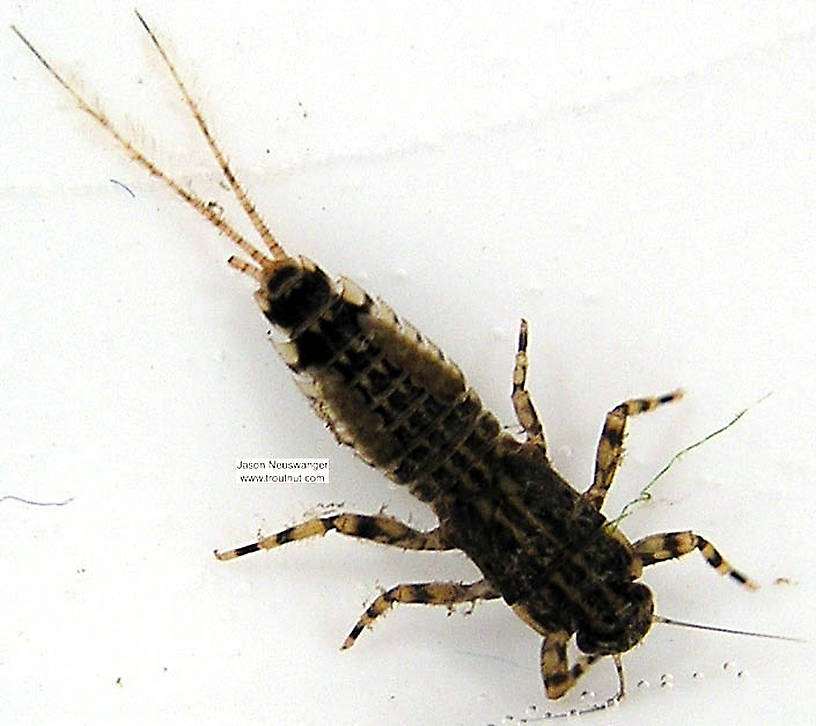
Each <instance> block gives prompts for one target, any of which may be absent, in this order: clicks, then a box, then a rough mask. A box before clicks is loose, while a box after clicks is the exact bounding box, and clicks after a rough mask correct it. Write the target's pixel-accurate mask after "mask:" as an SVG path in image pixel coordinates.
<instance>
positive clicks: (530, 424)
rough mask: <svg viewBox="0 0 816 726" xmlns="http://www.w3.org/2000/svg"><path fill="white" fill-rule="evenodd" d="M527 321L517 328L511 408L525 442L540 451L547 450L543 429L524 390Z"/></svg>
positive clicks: (527, 392) (528, 394)
mask: <svg viewBox="0 0 816 726" xmlns="http://www.w3.org/2000/svg"><path fill="white" fill-rule="evenodd" d="M528 365H529V361H528V360H527V321H526V320H524V319H523V318H522V320H521V326H520V328H519V340H518V352H517V353H516V365H515V367H514V368H513V396H512V398H513V408H514V409H515V411H516V418H517V419H518V422H519V424H521V427H522V428H523V429H524V431H525V433H526V434H527V441H530V442H532V443H535V444H537V445H538V446H540V447H541V448H542V449H545V450H546V448H547V444H546V442H545V441H544V428H543V427H542V425H541V421H540V420H539V418H538V413H537V412H536V410H535V406H533V400H532V398H530V393H529V391H528V390H527V389H526V388H525V385H526V383H527V367H528Z"/></svg>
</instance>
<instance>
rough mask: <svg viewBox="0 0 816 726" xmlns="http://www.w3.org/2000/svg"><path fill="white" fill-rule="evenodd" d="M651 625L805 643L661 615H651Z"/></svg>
mask: <svg viewBox="0 0 816 726" xmlns="http://www.w3.org/2000/svg"><path fill="white" fill-rule="evenodd" d="M652 622H653V623H662V624H663V625H679V626H681V627H683V628H697V629H698V630H713V631H714V632H716V633H730V634H731V635H749V636H751V637H752V638H770V639H771V640H788V641H790V642H792V643H806V642H807V641H806V640H805V639H804V638H794V637H792V636H790V635H772V634H771V633H754V632H751V631H749V630H732V629H731V628H720V627H717V626H716V625H700V624H699V623H686V622H683V621H682V620H673V619H672V618H664V617H663V616H662V615H652Z"/></svg>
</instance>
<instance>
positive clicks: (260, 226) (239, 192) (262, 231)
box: [133, 10, 287, 259]
mask: <svg viewBox="0 0 816 726" xmlns="http://www.w3.org/2000/svg"><path fill="white" fill-rule="evenodd" d="M133 12H135V13H136V17H137V18H139V22H140V23H141V24H142V27H143V28H144V29H145V30H146V31H147V34H148V35H149V36H150V40H152V41H153V45H155V46H156V50H158V51H159V55H160V56H161V57H162V60H163V61H164V63H165V65H166V66H167V68H168V69H169V71H170V75H172V76H173V80H174V81H175V82H176V85H177V86H178V88H179V90H180V91H181V95H182V96H184V102H185V103H186V104H187V107H188V108H189V109H190V111H191V112H192V114H193V117H194V118H195V120H196V123H197V124H198V128H199V129H201V133H202V134H204V138H205V139H206V140H207V145H208V146H209V147H210V150H211V151H212V153H213V156H215V159H216V161H217V162H218V165H219V166H220V167H221V171H223V172H224V176H225V177H226V179H227V181H228V182H229V185H230V187H231V188H232V191H233V193H234V194H235V198H236V199H237V200H238V202H239V203H240V204H241V206H242V207H243V209H244V211H245V212H246V213H247V216H248V217H249V219H250V221H251V222H252V226H253V227H255V229H256V230H257V231H258V234H259V235H260V236H261V239H262V240H263V241H264V244H266V246H267V248H268V249H269V252H270V253H271V254H272V257H275V258H279V259H280V258H284V257H287V254H286V252H284V250H283V248H282V247H281V246H280V245H279V244H278V242H277V240H276V239H275V237H274V235H273V234H272V232H270V230H269V227H268V226H267V225H266V222H264V221H263V219H262V218H261V215H260V214H258V210H257V209H256V208H255V205H254V204H253V203H252V202H251V201H250V199H249V197H248V196H247V193H246V190H245V189H244V187H243V186H242V184H241V182H239V181H238V179H237V178H236V176H235V174H233V172H232V169H230V166H229V162H228V161H227V159H226V157H225V156H224V154H223V152H222V151H221V149H220V148H219V146H218V144H216V143H215V139H214V138H213V136H212V134H211V133H210V130H209V128H207V124H206V122H205V121H204V117H203V116H202V115H201V111H200V110H199V108H198V104H197V103H196V102H195V100H194V99H193V97H192V96H191V95H190V93H189V91H188V90H187V86H185V85H184V81H182V80H181V76H180V75H179V74H178V71H177V70H176V67H175V66H174V65H173V62H172V61H171V60H170V58H169V57H168V55H167V53H165V52H164V48H162V46H161V44H160V43H159V40H158V38H156V35H155V34H154V33H153V31H152V30H151V29H150V26H149V25H148V24H147V23H146V22H145V19H144V18H143V17H142V16H141V14H140V13H139V11H138V10H134V11H133Z"/></svg>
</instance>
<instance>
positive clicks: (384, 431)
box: [13, 13, 752, 710]
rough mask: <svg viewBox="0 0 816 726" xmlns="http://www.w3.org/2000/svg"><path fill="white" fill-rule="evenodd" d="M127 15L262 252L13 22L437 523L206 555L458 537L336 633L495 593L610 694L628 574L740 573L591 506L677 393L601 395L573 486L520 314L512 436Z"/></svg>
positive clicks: (639, 591) (639, 598)
mask: <svg viewBox="0 0 816 726" xmlns="http://www.w3.org/2000/svg"><path fill="white" fill-rule="evenodd" d="M137 15H138V13H137ZM139 20H140V22H141V23H142V25H143V26H144V28H145V30H146V31H147V33H148V34H149V36H150V38H151V40H152V41H153V43H154V45H155V47H156V49H157V50H158V52H159V53H160V55H161V57H162V58H163V60H164V61H165V63H166V64H167V66H168V68H169V70H170V72H171V74H172V76H173V78H174V80H175V82H176V84H177V85H178V88H179V90H180V91H181V93H182V95H183V96H184V99H185V101H186V103H187V105H188V106H189V108H190V110H191V112H192V114H193V116H194V118H195V120H196V123H197V124H198V126H199V128H200V130H201V132H202V133H203V135H204V137H205V139H206V141H207V144H208V145H209V147H210V149H211V151H212V153H213V155H214V156H215V159H216V160H217V162H218V164H219V166H220V167H221V170H222V171H223V173H224V176H225V178H226V180H227V182H228V183H229V185H230V186H231V188H232V190H233V192H234V193H235V196H236V198H237V199H238V201H239V203H240V204H241V206H242V207H243V209H244V211H245V212H246V214H247V216H248V217H249V219H250V220H251V222H252V224H253V226H254V227H255V229H256V231H257V232H258V235H259V237H260V238H261V239H262V240H263V242H264V245H265V247H266V250H267V252H262V251H260V250H259V249H257V248H256V247H255V246H253V245H252V244H250V243H249V242H248V241H247V240H246V239H245V238H244V237H243V236H242V235H241V234H240V233H239V232H237V231H236V230H235V229H234V228H233V227H232V226H231V225H230V224H229V223H228V222H227V221H226V220H225V219H223V218H222V217H221V216H220V215H219V214H218V213H217V212H216V211H215V210H214V209H213V207H212V206H211V205H208V204H205V203H204V202H203V201H202V200H201V199H200V198H199V197H197V196H196V195H195V194H193V193H192V192H190V191H189V190H188V189H186V188H185V187H183V186H182V185H181V184H179V183H178V182H176V181H175V180H174V179H172V178H170V177H169V176H167V175H166V174H165V173H164V172H163V171H162V170H161V169H159V168H158V167H157V166H156V165H155V164H154V163H153V162H152V161H151V160H150V159H149V158H148V157H147V156H146V155H145V154H144V153H143V152H142V151H140V150H139V149H138V148H136V147H135V146H134V145H133V143H132V142H130V141H129V140H127V139H126V138H124V137H123V136H122V135H121V134H120V133H119V132H118V131H117V130H116V128H115V127H114V126H113V125H112V124H111V122H110V121H109V119H108V118H107V117H106V116H105V115H104V113H102V112H101V111H100V110H99V109H98V108H97V107H96V106H94V105H92V104H90V103H88V102H87V101H86V100H85V99H84V98H83V97H82V96H81V95H80V94H79V93H78V92H77V91H76V90H75V89H74V88H73V86H71V85H70V84H69V83H67V82H66V81H65V80H64V79H63V78H62V76H60V75H59V74H58V73H57V72H56V71H55V70H54V68H53V67H52V66H51V65H50V64H49V63H48V62H47V61H46V60H45V59H44V58H43V56H42V55H40V54H39V52H38V51H37V50H35V49H34V47H33V46H32V45H31V44H30V43H29V42H28V41H27V40H26V39H25V38H24V37H23V36H22V35H21V34H20V33H19V31H17V30H16V29H13V30H14V32H15V33H17V35H18V36H19V37H20V38H21V39H22V40H23V42H24V43H25V44H26V45H27V46H28V47H29V49H30V50H31V51H32V52H33V53H34V54H35V56H36V57H37V58H38V60H39V61H40V62H41V63H42V64H43V65H44V66H45V67H46V69H47V70H48V71H49V73H50V74H51V75H52V76H53V77H54V78H55V79H56V80H57V81H58V82H59V83H60V85H62V87H63V88H64V89H65V90H66V91H67V92H68V93H69V94H70V95H71V96H72V97H73V98H74V99H75V100H76V102H77V104H78V105H79V107H80V108H81V109H82V110H84V111H86V112H87V113H88V114H89V115H90V116H91V117H93V118H94V119H95V120H96V121H97V122H98V123H99V124H100V125H101V126H102V127H104V128H105V129H106V130H107V131H108V132H109V133H110V134H111V135H112V136H113V137H114V139H115V140H116V142H117V143H118V144H119V145H120V146H121V147H122V148H124V150H125V151H126V152H127V153H128V154H129V155H130V156H131V157H132V158H133V159H134V160H135V161H136V162H137V163H139V164H141V165H142V166H143V167H145V168H146V169H147V170H148V171H149V172H150V173H151V174H152V175H153V176H156V177H158V178H160V179H161V180H162V181H163V182H164V183H165V184H167V185H168V186H169V187H170V188H171V189H172V190H173V191H174V192H176V193H177V194H178V195H179V196H180V197H181V198H182V199H184V200H185V201H186V202H187V203H188V204H189V205H190V206H191V207H192V208H194V209H195V210H196V211H197V212H198V213H199V214H201V215H202V216H203V217H205V218H206V219H207V220H208V221H209V222H210V223H211V224H212V225H214V226H215V227H216V228H217V229H218V230H219V231H221V232H222V233H223V234H225V235H226V236H227V237H228V238H229V239H230V240H232V241H233V242H234V243H235V244H236V245H237V246H238V247H239V248H240V249H241V250H242V252H243V253H244V254H245V255H246V256H247V257H248V258H249V259H250V260H251V262H249V261H245V260H241V259H238V258H235V257H232V258H230V260H229V263H230V264H231V265H232V266H233V267H234V268H236V269H238V270H240V271H241V272H243V273H244V274H246V275H248V276H250V277H252V278H253V279H255V280H256V281H257V282H258V283H259V286H260V287H259V289H258V290H257V292H256V293H255V299H256V301H257V302H258V304H259V306H260V308H261V310H262V311H263V314H264V315H265V316H266V318H267V320H269V322H270V323H272V324H273V326H274V327H275V328H276V329H277V331H278V332H279V333H280V334H281V335H282V338H283V340H282V341H281V342H277V343H276V347H277V349H278V352H279V353H280V354H281V356H282V358H283V360H284V361H285V362H286V364H287V365H288V366H289V367H290V368H291V369H292V371H293V372H294V373H295V374H296V376H297V379H298V383H299V385H300V386H301V388H302V389H303V391H304V393H305V394H306V396H307V397H308V398H309V400H310V402H311V404H312V407H313V409H314V410H315V412H316V413H317V414H318V415H319V416H320V417H322V418H323V419H324V420H325V421H326V423H327V425H328V427H329V428H330V429H331V430H332V431H333V432H334V434H335V436H336V437H337V439H338V441H340V442H341V443H342V444H345V445H348V446H351V447H352V448H353V449H354V450H355V452H356V453H357V454H359V455H360V457H361V458H362V459H363V460H364V461H366V462H367V463H368V464H370V465H371V466H373V467H375V468H377V469H379V470H380V471H382V472H383V473H384V474H385V475H386V476H388V477H389V478H390V479H392V480H393V481H395V482H397V483H399V484H402V485H405V486H407V487H409V489H410V490H411V492H412V493H413V494H414V495H415V496H416V497H418V498H419V499H421V500H423V501H425V502H427V503H428V504H429V505H430V506H431V507H432V509H433V511H434V512H435V513H436V515H437V517H438V520H439V526H438V527H437V528H436V529H433V530H431V531H428V532H421V531H417V530H415V529H413V528H412V527H410V526H408V525H406V524H404V523H402V522H399V521H397V520H395V519H393V518H391V517H388V516H385V515H382V514H378V515H364V514H354V513H342V514H338V515H333V516H330V517H324V518H316V519H311V520H308V521H306V522H303V523H301V524H299V525H296V526H294V527H290V528H288V529H286V530H283V531H281V532H278V533H276V534H273V535H271V536H269V537H265V538H263V539H261V540H260V541H258V542H255V543H253V544H249V545H245V546H243V547H239V548H235V549H230V550H226V551H223V552H220V553H217V557H218V558H219V559H221V560H229V559H233V558H235V557H239V556H241V555H245V554H249V553H251V552H256V551H258V550H260V549H271V548H274V547H279V546H281V545H283V544H287V543H289V542H294V541H297V540H300V539H304V538H307V537H312V536H320V535H323V534H325V533H326V532H328V531H330V530H335V531H337V532H338V533H340V534H344V535H348V536H352V537H356V538H359V539H366V540H371V541H375V542H379V543H382V544H389V545H394V546H398V547H401V548H403V549H415V550H436V551H440V550H451V549H458V550H462V551H463V552H465V553H466V554H467V555H468V557H470V559H471V560H472V561H473V562H474V563H475V564H476V566H477V567H478V568H479V569H480V570H481V572H482V574H483V575H484V579H482V580H479V581H477V582H474V583H469V584H466V583H456V582H430V583H414V584H404V585H397V586H395V587H393V588H391V589H390V590H388V591H387V592H385V593H383V594H382V595H380V596H379V597H378V598H376V599H375V600H374V602H372V604H371V605H370V606H369V607H368V609H367V610H366V612H365V613H364V614H363V615H362V617H361V618H360V620H359V621H358V622H357V624H356V625H355V626H354V628H353V629H352V631H351V633H350V634H349V636H348V637H347V638H346V641H345V642H344V644H343V647H344V648H347V647H350V646H351V645H353V644H354V642H355V640H356V638H357V637H358V636H359V634H360V633H361V631H362V630H363V629H364V628H365V627H366V626H368V625H371V624H372V623H373V622H374V621H375V620H376V619H377V618H378V617H380V616H381V615H383V614H384V613H386V612H387V611H388V610H389V609H390V608H391V607H392V606H393V605H394V604H395V603H426V604H435V605H445V606H448V607H451V606H452V605H454V604H456V603H461V602H475V601H477V600H490V599H498V598H502V599H503V600H504V601H505V602H506V603H507V604H508V605H509V606H510V607H512V609H513V611H514V612H515V613H516V614H517V615H518V616H519V617H520V618H521V619H522V620H524V622H526V623H527V624H528V625H530V626H531V627H532V628H533V629H535V630H536V631H537V632H538V633H539V634H541V635H542V636H543V642H542V648H541V672H542V676H543V678H544V684H545V687H546V691H547V695H548V696H549V697H551V698H559V697H560V696H562V695H564V694H565V693H566V692H567V691H568V690H569V689H570V688H571V687H572V686H573V685H574V683H575V681H576V680H577V679H578V678H579V677H580V676H581V674H582V673H583V672H584V671H585V670H586V668H587V667H588V666H589V665H591V664H592V663H593V662H595V661H596V660H597V659H599V658H600V657H602V656H605V655H611V656H612V657H613V660H614V662H615V666H616V668H617V671H618V676H619V683H620V687H619V690H618V694H617V696H616V697H615V698H613V699H609V700H608V701H607V702H605V703H602V704H600V705H599V706H597V707H593V708H592V709H588V710H595V708H603V707H605V706H606V705H609V703H611V702H613V701H615V700H618V699H619V698H620V697H622V696H623V693H624V686H623V671H622V666H621V660H620V654H621V653H623V652H625V651H626V650H628V649H630V648H631V647H632V646H634V645H635V644H637V643H638V642H639V641H640V640H641V639H642V638H643V636H644V635H645V634H646V632H647V631H648V629H649V627H650V626H651V623H652V622H653V600H652V594H651V592H650V591H649V589H648V588H647V587H646V586H645V585H643V584H641V583H639V582H637V579H638V578H639V577H640V574H641V571H642V568H643V567H645V566H648V565H651V564H654V563H656V562H660V561H663V560H666V559H671V558H674V557H679V556H681V555H684V554H687V553H688V552H691V551H693V550H695V549H697V550H700V552H701V553H702V555H703V556H704V557H705V559H706V560H707V562H708V563H709V564H710V565H711V566H713V567H715V568H716V569H717V570H718V571H719V572H721V573H723V574H729V575H731V577H733V578H734V579H736V580H737V581H738V582H740V583H741V584H744V585H749V586H751V585H752V583H750V581H749V580H748V579H747V578H746V577H745V576H744V575H742V574H740V573H739V572H737V571H736V570H734V569H733V568H732V567H731V566H730V565H728V563H726V562H725V560H724V559H723V558H722V557H721V556H720V554H719V553H718V552H717V551H716V549H715V548H714V547H713V546H712V545H711V544H710V543H709V542H707V540H705V539H704V538H702V537H700V536H699V535H696V534H694V533H693V532H690V531H684V532H675V533H668V534H656V535H651V536H648V537H644V538H643V539H640V540H638V541H636V542H634V543H630V542H629V541H628V540H626V538H625V537H624V536H623V535H622V534H621V533H620V532H619V531H617V530H616V529H615V528H613V527H611V526H609V523H608V522H607V520H606V519H605V517H604V516H603V515H602V514H601V513H600V508H601V506H602V504H603V501H604V498H605V496H606V493H607V491H608V490H609V487H610V486H611V484H612V480H613V478H614V475H615V472H616V470H617V467H618V465H619V463H620V461H621V456H622V453H623V439H624V434H625V428H626V422H627V418H628V417H629V416H631V415H635V414H638V413H642V412H645V411H650V410H652V409H654V408H656V407H657V406H659V405H661V404H664V403H668V402H670V401H673V400H676V399H677V398H679V397H680V393H679V392H675V393H671V394H667V395H665V396H662V397H659V398H643V399H632V400H628V401H625V402H624V403H622V404H620V405H618V406H616V407H615V408H614V409H612V410H611V411H610V412H609V413H608V414H607V417H606V422H605V425H604V428H603V432H602V434H601V438H600V442H599V444H598V450H597V454H596V465H595V475H594V478H593V481H592V483H591V485H590V486H589V488H588V489H586V491H584V492H583V493H580V492H578V491H577V490H576V489H574V488H573V487H572V486H570V484H568V483H567V482H566V481H565V480H564V479H563V478H562V477H561V476H560V475H559V474H558V473H557V472H556V471H555V470H554V469H553V467H552V466H551V464H550V462H549V459H548V457H547V452H546V444H545V439H544V433H543V427H542V425H541V423H540V421H539V419H538V414H537V413H536V410H535V408H534V406H533V403H532V400H531V397H530V395H529V393H528V392H527V390H526V387H525V384H526V375H527V367H528V361H527V352H526V350H527V324H526V322H525V321H522V324H521V330H520V334H519V344H518V351H517V353H516V362H515V368H514V371H513V392H512V401H513V406H514V409H515V412H516V416H517V418H518V421H519V423H520V424H521V427H522V429H523V430H524V432H525V434H526V439H525V440H524V441H520V440H518V439H517V438H516V437H515V436H513V435H511V434H509V433H507V432H505V431H503V430H502V428H501V426H500V425H499V422H498V420H497V419H496V417H495V416H493V414H491V413H490V412H489V411H486V410H485V409H484V407H483V405H482V402H481V399H480V398H479V396H478V394H477V393H476V392H475V391H473V390H472V389H470V388H468V386H467V383H466V381H465V378H464V376H463V375H462V372H461V371H460V370H459V368H458V367H457V366H456V365H455V364H454V363H452V362H451V361H450V360H448V359H447V358H446V357H445V355H444V354H443V353H442V352H441V351H440V350H439V348H437V347H436V346H435V345H433V344H432V343H431V342H430V341H428V340H427V339H426V338H424V337H423V336H422V335H421V334H420V333H419V332H418V331H417V330H415V329H414V328H413V327H412V326H410V325H408V324H407V323H406V322H404V321H401V320H399V319H398V318H397V316H396V315H395V314H394V313H393V312H392V311H391V309H390V308H389V307H388V306H387V305H385V304H384V303H382V302H380V301H377V300H374V299H372V298H371V297H370V296H369V295H368V294H366V293H365V292H364V291H363V290H361V289H360V288H359V287H358V286H357V285H355V284H354V283H353V282H351V281H349V280H346V279H341V280H340V281H339V282H337V283H336V282H334V281H332V280H331V279H330V278H329V277H328V276H327V275H326V274H325V273H324V272H323V271H322V270H320V268H319V267H317V266H316V265H314V264H313V263H311V262H310V261H308V260H305V259H303V258H295V257H293V256H291V255H289V254H288V253H286V252H285V251H284V249H283V248H282V247H281V246H280V245H279V244H278V242H277V241H276V240H275V238H274V236H273V235H272V233H271V232H270V231H269V229H268V227H267V226H266V224H265V223H264V222H263V220H262V219H261V217H260V215H259V214H258V213H257V211H256V209H255V207H254V205H253V204H252V203H251V202H250V200H249V198H248V197H247V194H246V192H245V191H244V189H243V187H242V186H241V184H240V183H239V182H238V180H237V178H236V177H235V175H234V174H233V172H232V170H231V169H230V167H229V165H228V163H227V161H226V159H225V157H224V155H223V154H222V152H221V150H220V149H219V148H218V146H217V145H216V143H215V140H214V139H213V137H212V135H211V134H210V132H209V129H208V128H207V125H206V123H205V122H204V119H203V117H202V115H201V113H200V111H199V109H198V107H197V105H196V103H195V101H194V100H193V99H192V97H191V96H190V94H189V93H188V91H187V89H186V87H185V86H184V83H183V82H182V80H181V78H180V77H179V75H178V73H177V71H176V69H175V67H174V66H173V64H172V62H171V61H170V59H169V58H168V57H167V55H166V54H165V52H164V50H163V49H162V47H161V45H160V44H159V42H158V40H157V39H156V37H155V35H154V34H153V32H152V31H151V30H150V28H149V27H148V26H147V25H146V23H145V22H144V20H143V19H142V18H141V16H139ZM573 635H575V636H576V642H577V645H578V647H579V648H580V649H581V650H582V651H583V652H584V653H585V654H586V655H585V656H583V657H582V658H580V659H579V660H578V661H577V662H576V663H575V664H574V665H573V666H572V667H570V666H569V665H568V663H567V654H566V645H567V642H568V641H569V639H570V638H571V637H572V636H573Z"/></svg>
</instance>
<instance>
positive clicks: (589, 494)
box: [583, 391, 683, 509]
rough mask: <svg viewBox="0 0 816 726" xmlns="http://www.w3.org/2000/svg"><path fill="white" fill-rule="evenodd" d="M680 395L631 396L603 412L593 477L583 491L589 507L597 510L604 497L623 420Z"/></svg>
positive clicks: (616, 462) (618, 453)
mask: <svg viewBox="0 0 816 726" xmlns="http://www.w3.org/2000/svg"><path fill="white" fill-rule="evenodd" d="M682 396H683V392H682V391H672V392H671V393H667V394H665V395H663V396H657V397H655V398H632V399H630V400H628V401H624V402H623V403H621V404H620V405H618V406H615V408H613V409H612V410H611V411H610V412H609V413H608V414H606V422H605V423H604V427H603V431H602V432H601V439H600V441H598V451H597V453H596V455H595V477H594V479H593V481H592V486H590V487H589V489H587V490H586V491H585V492H584V495H583V496H584V499H586V500H587V501H588V502H589V503H590V504H591V505H592V506H593V507H595V508H596V509H600V508H601V506H602V505H603V503H604V499H605V498H606V493H607V492H608V491H609V487H610V486H612V480H613V479H614V478H615V472H616V471H617V470H618V466H619V465H620V462H621V458H622V457H623V438H624V435H625V433H626V421H627V419H628V418H629V416H635V415H637V414H639V413H645V412H646V411H652V410H653V409H655V408H657V407H658V406H662V405H663V404H664V403H671V402H672V401H676V400H678V399H679V398H681V397H682Z"/></svg>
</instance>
